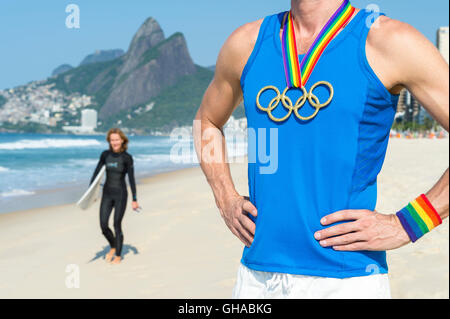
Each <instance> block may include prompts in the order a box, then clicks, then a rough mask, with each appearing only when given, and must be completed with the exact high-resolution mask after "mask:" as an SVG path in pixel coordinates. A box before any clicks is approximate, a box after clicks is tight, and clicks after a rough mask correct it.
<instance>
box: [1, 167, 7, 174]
mask: <svg viewBox="0 0 450 319" xmlns="http://www.w3.org/2000/svg"><path fill="white" fill-rule="evenodd" d="M8 171H9V168H6V167H3V166H0V173H4V172H8Z"/></svg>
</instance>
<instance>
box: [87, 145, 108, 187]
mask: <svg viewBox="0 0 450 319" xmlns="http://www.w3.org/2000/svg"><path fill="white" fill-rule="evenodd" d="M105 157H106V151H104V152H102V154H101V155H100V159H99V160H98V163H97V167H96V168H95V171H94V174H92V177H91V181H90V182H89V185H91V184H92V182H93V181H94V179H95V177H96V176H97V174H98V172H100V169H101V168H102V166H103V165H105Z"/></svg>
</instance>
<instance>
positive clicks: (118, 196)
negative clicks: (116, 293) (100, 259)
mask: <svg viewBox="0 0 450 319" xmlns="http://www.w3.org/2000/svg"><path fill="white" fill-rule="evenodd" d="M106 140H107V141H108V143H109V150H105V151H103V153H102V154H101V156H100V160H99V162H98V164H97V167H96V169H95V172H94V174H93V175H92V178H91V181H90V183H91V184H92V182H93V181H94V179H95V177H96V176H97V174H98V173H99V171H100V169H101V168H102V166H103V165H106V182H105V185H104V186H103V195H102V201H101V204H100V226H101V229H102V233H103V235H104V236H105V237H106V239H107V240H108V242H109V245H110V246H111V249H110V251H109V252H108V253H107V254H106V261H108V262H112V263H113V264H119V263H120V261H121V252H122V245H123V233H122V218H123V216H124V214H125V209H126V207H127V198H128V192H127V185H126V183H125V175H126V174H128V179H129V182H130V188H131V192H132V196H133V201H132V207H133V209H134V210H137V209H138V208H139V204H138V202H137V198H136V182H135V180H134V167H133V157H132V156H131V155H130V154H129V153H127V151H126V150H127V147H128V138H127V137H126V136H125V134H124V133H123V132H122V131H121V130H120V129H118V128H113V129H110V130H109V131H108V134H107V136H106ZM113 207H114V232H115V236H114V234H113V232H112V231H111V229H110V228H109V227H108V220H109V216H110V215H111V211H112V209H113Z"/></svg>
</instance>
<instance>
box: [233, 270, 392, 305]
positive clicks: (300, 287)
mask: <svg viewBox="0 0 450 319" xmlns="http://www.w3.org/2000/svg"><path fill="white" fill-rule="evenodd" d="M232 298H233V299H259V298H274V299H275V298H294V299H311V298H313V299H327V298H329V299H361V298H362V299H390V298H391V290H390V287H389V278H388V275H387V274H375V275H369V276H361V277H349V278H342V279H341V278H329V277H318V276H304V275H292V274H284V273H277V272H265V271H257V270H253V269H250V268H248V267H246V266H244V265H242V264H240V266H239V269H238V274H237V280H236V285H235V287H234V289H233V295H232Z"/></svg>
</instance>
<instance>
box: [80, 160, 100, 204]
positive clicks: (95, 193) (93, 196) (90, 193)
mask: <svg viewBox="0 0 450 319" xmlns="http://www.w3.org/2000/svg"><path fill="white" fill-rule="evenodd" d="M105 171H106V166H105V165H103V166H102V168H101V169H100V172H98V174H97V176H96V177H95V179H94V181H93V182H92V184H91V186H89V188H88V190H87V191H86V192H85V193H84V194H83V196H81V198H80V200H79V201H78V202H77V206H78V207H80V208H81V209H88V208H89V207H90V206H91V205H92V204H93V203H95V201H97V199H98V198H99V193H100V185H101V181H102V179H103V176H104V175H105Z"/></svg>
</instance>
